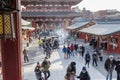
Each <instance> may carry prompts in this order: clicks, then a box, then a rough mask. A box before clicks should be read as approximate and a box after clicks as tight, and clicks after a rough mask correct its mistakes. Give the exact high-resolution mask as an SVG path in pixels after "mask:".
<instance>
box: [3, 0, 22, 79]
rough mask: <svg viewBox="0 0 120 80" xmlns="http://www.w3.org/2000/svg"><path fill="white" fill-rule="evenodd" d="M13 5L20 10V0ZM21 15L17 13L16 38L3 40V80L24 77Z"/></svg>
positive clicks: (13, 2) (13, 1) (15, 16)
mask: <svg viewBox="0 0 120 80" xmlns="http://www.w3.org/2000/svg"><path fill="white" fill-rule="evenodd" d="M11 3H12V4H13V5H15V6H16V8H19V9H20V0H11ZM20 14H21V13H20V12H15V13H14V14H13V16H14V28H15V34H16V38H14V39H1V54H2V72H3V73H2V74H3V80H23V75H22V59H21V58H22V57H21V56H22V55H21V53H22V32H21V24H20V23H21V15H20Z"/></svg>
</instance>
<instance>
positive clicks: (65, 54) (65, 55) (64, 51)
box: [62, 45, 67, 59]
mask: <svg viewBox="0 0 120 80" xmlns="http://www.w3.org/2000/svg"><path fill="white" fill-rule="evenodd" d="M62 51H63V53H64V59H67V48H66V47H65V45H64V47H63V49H62Z"/></svg>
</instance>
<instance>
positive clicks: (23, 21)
mask: <svg viewBox="0 0 120 80" xmlns="http://www.w3.org/2000/svg"><path fill="white" fill-rule="evenodd" d="M21 22H22V26H25V25H30V24H31V22H28V21H26V20H24V19H21Z"/></svg>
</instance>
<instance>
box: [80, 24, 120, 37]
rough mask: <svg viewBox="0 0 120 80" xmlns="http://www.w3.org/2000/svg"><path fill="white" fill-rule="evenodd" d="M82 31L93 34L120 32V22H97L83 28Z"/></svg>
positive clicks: (101, 34)
mask: <svg viewBox="0 0 120 80" xmlns="http://www.w3.org/2000/svg"><path fill="white" fill-rule="evenodd" d="M80 32H84V33H88V34H93V35H97V36H105V35H112V34H114V33H117V32H120V24H96V25H93V26H92V27H88V28H83V29H82V30H80Z"/></svg>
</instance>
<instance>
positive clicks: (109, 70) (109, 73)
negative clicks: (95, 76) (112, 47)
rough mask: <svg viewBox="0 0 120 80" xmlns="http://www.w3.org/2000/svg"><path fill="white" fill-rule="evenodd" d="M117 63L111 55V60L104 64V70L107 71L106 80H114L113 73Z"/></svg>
mask: <svg viewBox="0 0 120 80" xmlns="http://www.w3.org/2000/svg"><path fill="white" fill-rule="evenodd" d="M115 63H116V61H115V59H114V58H113V56H112V55H110V56H109V58H108V59H106V61H105V64H104V68H105V70H106V71H107V76H106V80H112V72H113V70H114V66H115Z"/></svg>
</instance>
